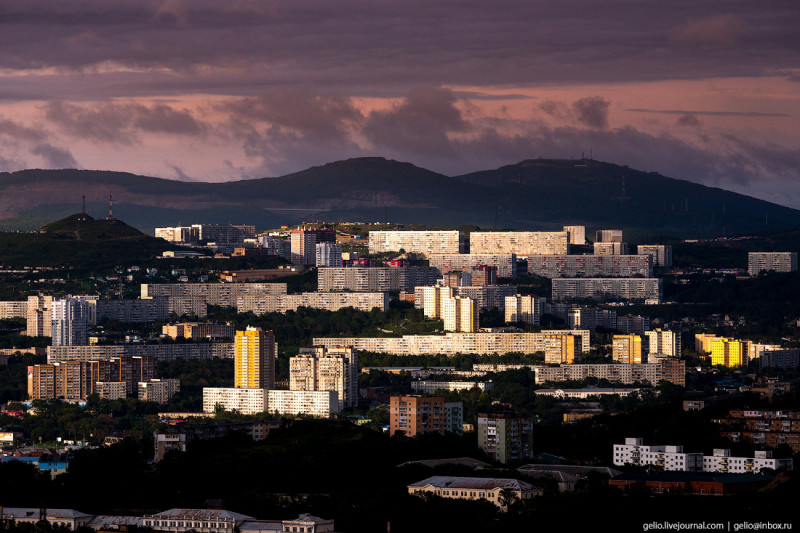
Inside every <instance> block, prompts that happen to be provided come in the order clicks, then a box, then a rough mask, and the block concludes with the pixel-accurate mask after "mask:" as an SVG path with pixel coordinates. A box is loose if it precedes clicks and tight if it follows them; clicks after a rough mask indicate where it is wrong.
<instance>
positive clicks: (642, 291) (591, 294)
mask: <svg viewBox="0 0 800 533" xmlns="http://www.w3.org/2000/svg"><path fill="white" fill-rule="evenodd" d="M662 294H663V289H662V282H661V279H660V278H554V279H553V298H552V300H553V301H554V302H557V301H569V300H584V299H589V300H601V301H603V300H604V301H608V300H634V301H644V300H657V301H661V299H662Z"/></svg>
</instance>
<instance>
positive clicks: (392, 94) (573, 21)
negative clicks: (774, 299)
mask: <svg viewBox="0 0 800 533" xmlns="http://www.w3.org/2000/svg"><path fill="white" fill-rule="evenodd" d="M798 27H800V8H799V7H798V4H797V1H796V0H762V1H759V2H753V1H752V0H703V1H702V2H698V1H697V0H671V1H669V2H655V1H646V0H628V1H616V2H597V1H594V0H592V1H589V0H559V1H557V2H554V1H552V0H547V1H541V0H508V1H498V2H487V1H485V0H479V1H476V0H438V1H435V2H431V1H430V0H424V1H423V0H420V1H417V0H397V1H394V2H385V1H380V0H336V1H331V0H284V1H278V2H273V1H269V0H263V1H245V0H242V1H237V0H227V1H224V2H220V1H217V0H214V1H205V0H192V1H183V0H166V1H153V0H133V1H121V0H115V1H114V2H108V1H107V0H86V1H81V0H71V1H69V2H63V1H35V0H8V1H5V2H2V3H0V171H15V170H21V169H25V168H82V169H101V170H119V171H126V172H132V173H136V174H143V175H148V176H155V177H161V178H169V179H177V180H186V181H215V182H218V181H230V180H238V179H248V178H261V177H270V176H282V175H285V174H288V173H291V172H296V171H300V170H304V169H306V168H308V167H311V166H317V165H322V164H325V163H328V162H331V161H337V160H341V159H347V158H351V157H363V156H383V157H386V158H390V159H396V160H399V161H408V162H411V163H413V164H415V165H418V166H421V167H424V168H428V169H430V170H434V171H437V172H441V173H444V174H447V175H451V176H453V175H458V174H463V173H468V172H473V171H478V170H486V169H492V168H497V167H499V166H502V165H508V164H513V163H517V162H519V161H522V160H525V159H533V158H539V157H543V158H579V157H581V155H582V154H585V155H587V156H588V155H589V154H590V153H591V154H592V157H593V158H594V159H597V160H601V161H607V162H611V163H617V164H621V165H628V166H630V167H633V168H637V169H640V170H644V171H650V172H653V171H654V172H660V173H662V174H664V175H667V176H670V177H675V178H681V179H687V180H691V181H695V182H698V183H703V184H706V185H711V186H715V187H721V188H725V189H729V190H734V191H736V192H741V193H745V194H749V195H752V196H755V197H758V198H762V199H765V200H769V201H773V202H776V203H779V204H783V205H788V206H791V207H796V208H800V31H798Z"/></svg>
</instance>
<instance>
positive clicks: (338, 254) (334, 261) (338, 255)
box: [315, 242, 342, 267]
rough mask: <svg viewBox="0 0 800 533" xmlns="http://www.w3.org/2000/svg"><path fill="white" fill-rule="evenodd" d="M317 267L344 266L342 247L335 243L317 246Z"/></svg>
mask: <svg viewBox="0 0 800 533" xmlns="http://www.w3.org/2000/svg"><path fill="white" fill-rule="evenodd" d="M315 249H316V259H317V262H316V265H317V267H340V266H342V245H341V244H336V243H335V242H321V243H319V244H317V245H316V247H315Z"/></svg>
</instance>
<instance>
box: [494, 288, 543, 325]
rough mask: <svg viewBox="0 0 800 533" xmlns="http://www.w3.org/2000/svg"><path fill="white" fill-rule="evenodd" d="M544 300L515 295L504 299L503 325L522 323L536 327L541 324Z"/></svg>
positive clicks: (536, 297)
mask: <svg viewBox="0 0 800 533" xmlns="http://www.w3.org/2000/svg"><path fill="white" fill-rule="evenodd" d="M544 302H546V299H545V298H540V297H538V296H530V295H522V294H516V295H514V296H506V297H505V310H504V314H505V323H506V324H510V323H511V324H513V323H517V322H522V323H523V324H530V325H532V326H538V325H539V324H540V323H541V317H542V313H543V307H544V306H543V304H544Z"/></svg>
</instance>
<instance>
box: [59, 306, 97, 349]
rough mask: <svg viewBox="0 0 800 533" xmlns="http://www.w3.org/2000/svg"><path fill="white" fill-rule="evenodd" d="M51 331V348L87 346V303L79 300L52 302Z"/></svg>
mask: <svg viewBox="0 0 800 533" xmlns="http://www.w3.org/2000/svg"><path fill="white" fill-rule="evenodd" d="M51 331H52V336H53V346H86V345H87V344H89V302H87V301H86V300H84V299H79V298H67V299H65V300H54V301H53V307H52V330H51Z"/></svg>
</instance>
